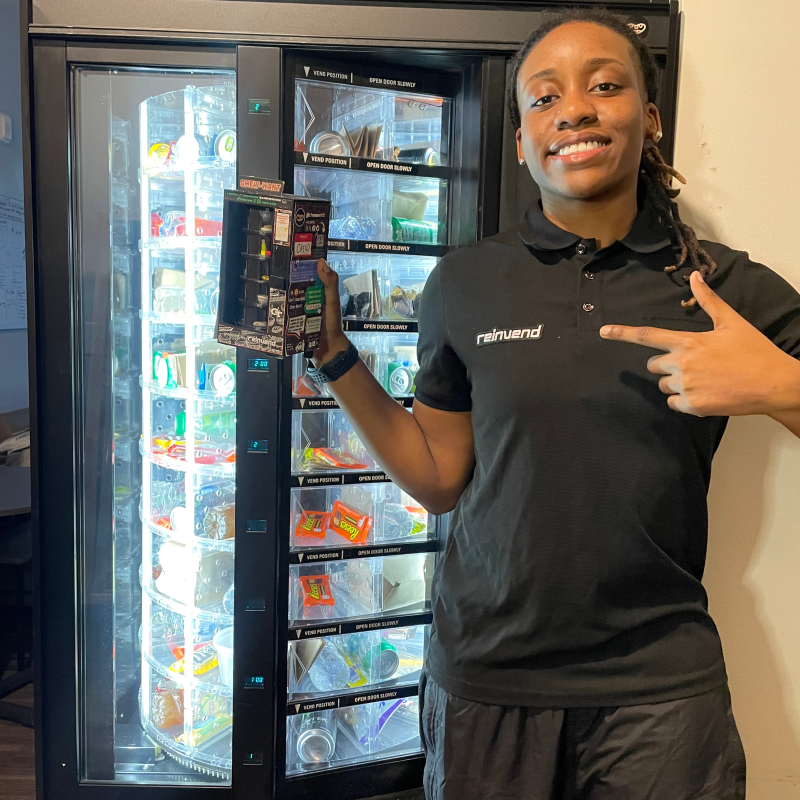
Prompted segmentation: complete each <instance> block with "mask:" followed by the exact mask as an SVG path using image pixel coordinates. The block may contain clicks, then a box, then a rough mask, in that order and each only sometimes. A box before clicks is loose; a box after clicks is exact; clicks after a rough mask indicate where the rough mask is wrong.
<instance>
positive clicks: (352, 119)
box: [294, 80, 451, 166]
mask: <svg viewBox="0 0 800 800" xmlns="http://www.w3.org/2000/svg"><path fill="white" fill-rule="evenodd" d="M295 87H296V88H295V122H294V149H295V150H296V151H298V152H303V153H321V154H327V155H335V156H357V157H361V158H377V159H381V160H382V161H399V162H406V163H421V164H427V165H429V166H439V165H442V166H445V165H447V164H449V163H450V162H449V156H450V153H449V141H448V139H447V138H444V139H443V138H442V122H443V120H447V119H448V118H449V115H450V104H451V101H450V100H449V99H447V98H442V97H435V96H432V95H421V94H410V93H406V92H395V91H386V90H376V89H372V88H369V87H363V86H349V85H343V84H336V83H323V82H319V81H305V80H298V81H297V83H296V85H295Z"/></svg>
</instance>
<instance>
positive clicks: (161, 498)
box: [140, 464, 236, 549]
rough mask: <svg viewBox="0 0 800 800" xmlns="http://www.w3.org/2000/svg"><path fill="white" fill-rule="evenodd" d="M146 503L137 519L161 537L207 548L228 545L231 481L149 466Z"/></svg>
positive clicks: (232, 515) (232, 524)
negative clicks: (194, 540)
mask: <svg viewBox="0 0 800 800" xmlns="http://www.w3.org/2000/svg"><path fill="white" fill-rule="evenodd" d="M149 466H150V483H149V491H148V492H147V500H145V497H144V496H143V497H142V501H141V508H140V516H141V519H142V521H144V522H146V523H147V524H148V525H149V526H150V527H154V528H158V529H159V531H163V533H162V535H163V536H166V537H170V538H174V539H179V540H181V541H187V542H191V541H192V540H193V539H197V540H200V541H199V542H198V544H203V543H204V542H208V543H209V545H208V546H209V547H218V548H222V549H230V548H224V547H223V545H224V544H225V543H226V542H227V543H229V544H230V545H232V540H233V539H234V536H235V520H236V517H235V500H236V484H235V482H234V481H233V480H231V479H220V478H214V477H208V476H205V475H192V474H190V473H183V472H178V471H174V470H169V469H166V468H164V467H161V466H159V465H158V464H150V465H149Z"/></svg>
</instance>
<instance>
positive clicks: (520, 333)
mask: <svg viewBox="0 0 800 800" xmlns="http://www.w3.org/2000/svg"><path fill="white" fill-rule="evenodd" d="M542 328H544V325H539V326H538V327H536V328H511V329H509V330H505V331H499V330H497V328H495V329H494V330H491V331H487V332H486V333H479V334H478V341H477V345H478V347H484V346H485V345H487V344H498V343H500V342H514V341H521V340H522V339H541V337H542Z"/></svg>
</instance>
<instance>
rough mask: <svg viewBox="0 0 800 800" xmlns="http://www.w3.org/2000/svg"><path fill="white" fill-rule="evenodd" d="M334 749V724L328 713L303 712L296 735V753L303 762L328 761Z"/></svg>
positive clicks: (317, 762)
mask: <svg viewBox="0 0 800 800" xmlns="http://www.w3.org/2000/svg"><path fill="white" fill-rule="evenodd" d="M335 750H336V724H335V722H334V720H333V717H332V715H331V714H330V712H329V713H324V712H323V713H320V714H303V715H302V717H301V721H300V732H299V733H298V735H297V755H298V756H299V758H300V760H301V761H302V762H303V763H305V764H319V763H321V762H324V761H330V760H331V758H333V754H334V751H335Z"/></svg>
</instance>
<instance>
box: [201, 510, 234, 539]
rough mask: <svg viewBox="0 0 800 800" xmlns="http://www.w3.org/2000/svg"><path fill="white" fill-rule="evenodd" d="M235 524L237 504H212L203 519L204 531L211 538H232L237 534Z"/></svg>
mask: <svg viewBox="0 0 800 800" xmlns="http://www.w3.org/2000/svg"><path fill="white" fill-rule="evenodd" d="M235 525H236V507H235V506H232V505H220V506H212V507H211V508H209V509H208V511H207V512H206V516H205V519H204V520H203V533H204V534H205V535H206V536H207V537H208V538H209V539H232V538H233V537H234V535H235Z"/></svg>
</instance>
